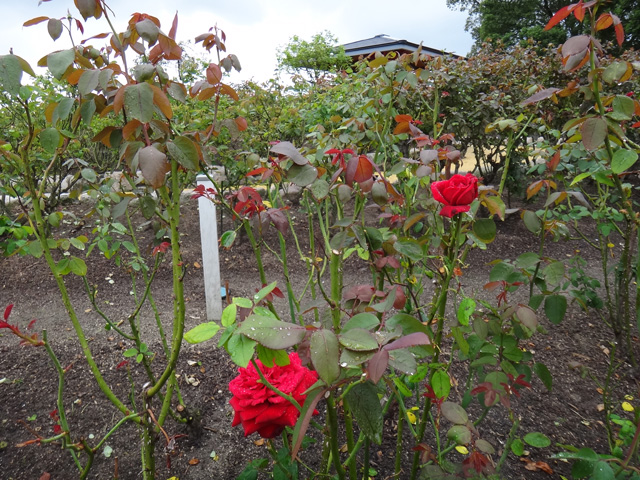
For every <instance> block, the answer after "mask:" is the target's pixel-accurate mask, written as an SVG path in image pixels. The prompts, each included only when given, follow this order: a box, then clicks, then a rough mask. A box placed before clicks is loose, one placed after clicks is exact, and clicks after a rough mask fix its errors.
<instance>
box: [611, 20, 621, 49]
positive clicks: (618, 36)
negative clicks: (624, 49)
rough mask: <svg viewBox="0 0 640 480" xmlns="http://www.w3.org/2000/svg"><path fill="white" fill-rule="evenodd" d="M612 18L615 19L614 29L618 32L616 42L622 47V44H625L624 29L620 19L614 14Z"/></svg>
mask: <svg viewBox="0 0 640 480" xmlns="http://www.w3.org/2000/svg"><path fill="white" fill-rule="evenodd" d="M611 18H612V19H613V28H614V30H615V32H616V41H617V42H618V45H619V46H622V42H624V27H623V26H622V22H620V19H619V18H618V17H617V16H616V15H614V14H613V13H612V14H611Z"/></svg>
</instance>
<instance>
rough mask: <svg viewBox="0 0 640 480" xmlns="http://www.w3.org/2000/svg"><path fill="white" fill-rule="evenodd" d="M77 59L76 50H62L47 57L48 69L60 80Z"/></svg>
mask: <svg viewBox="0 0 640 480" xmlns="http://www.w3.org/2000/svg"><path fill="white" fill-rule="evenodd" d="M75 58H76V52H75V50H74V49H72V48H70V49H69V50H61V51H59V52H55V53H51V54H50V55H49V56H47V68H48V69H49V71H50V72H51V75H53V76H54V77H55V78H56V80H60V79H61V78H62V76H63V75H64V72H66V71H67V68H69V67H70V66H71V65H72V64H73V61H74V60H75Z"/></svg>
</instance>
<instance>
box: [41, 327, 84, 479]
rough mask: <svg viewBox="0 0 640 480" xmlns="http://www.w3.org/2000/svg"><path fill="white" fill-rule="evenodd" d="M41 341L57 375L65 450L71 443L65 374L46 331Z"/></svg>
mask: <svg viewBox="0 0 640 480" xmlns="http://www.w3.org/2000/svg"><path fill="white" fill-rule="evenodd" d="M42 341H43V342H44V348H45V350H46V351H47V354H48V355H49V358H50V359H51V362H52V363H53V365H54V367H55V369H56V372H57V374H58V397H57V398H56V406H57V408H58V417H59V418H60V427H61V428H62V430H63V432H66V435H65V436H63V437H62V448H65V447H66V446H67V445H68V444H69V443H70V442H71V435H70V430H69V423H68V422H67V414H66V412H65V409H64V401H63V397H64V374H65V372H64V369H63V368H62V365H61V364H60V361H59V360H58V357H57V356H56V354H55V352H54V351H53V349H52V348H51V345H49V341H48V338H47V331H46V330H43V331H42ZM69 452H70V453H71V457H72V458H73V462H74V463H75V464H76V467H78V469H79V470H80V471H82V465H81V464H80V460H79V459H78V456H77V455H76V453H75V452H74V451H73V450H69Z"/></svg>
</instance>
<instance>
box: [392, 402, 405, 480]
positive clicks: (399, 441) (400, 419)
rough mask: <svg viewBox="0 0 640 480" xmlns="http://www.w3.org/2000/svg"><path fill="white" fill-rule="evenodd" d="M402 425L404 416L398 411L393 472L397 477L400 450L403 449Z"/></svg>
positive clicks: (400, 467) (399, 469) (399, 464)
mask: <svg viewBox="0 0 640 480" xmlns="http://www.w3.org/2000/svg"><path fill="white" fill-rule="evenodd" d="M403 426H404V418H403V416H402V413H401V412H398V430H397V431H396V463H395V469H394V474H395V475H396V477H398V478H399V475H400V472H401V471H402V452H403V451H404V449H403V448H402V431H403V429H404V428H403Z"/></svg>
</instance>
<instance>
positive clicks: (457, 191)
mask: <svg viewBox="0 0 640 480" xmlns="http://www.w3.org/2000/svg"><path fill="white" fill-rule="evenodd" d="M431 193H432V194H433V198H434V199H435V200H436V201H438V202H440V203H442V204H443V205H444V207H443V208H442V210H440V215H442V216H443V217H448V218H451V217H453V216H454V215H455V214H456V213H462V212H468V211H469V209H470V208H471V207H470V205H471V203H472V202H473V201H474V200H475V199H476V198H478V178H477V177H476V176H474V175H473V174H471V173H467V174H466V175H460V174H455V175H453V176H452V177H451V178H450V179H449V180H442V181H439V182H433V183H432V184H431Z"/></svg>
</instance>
